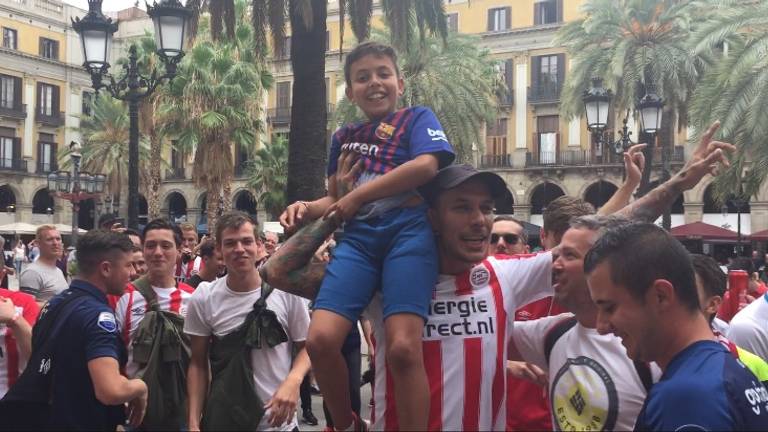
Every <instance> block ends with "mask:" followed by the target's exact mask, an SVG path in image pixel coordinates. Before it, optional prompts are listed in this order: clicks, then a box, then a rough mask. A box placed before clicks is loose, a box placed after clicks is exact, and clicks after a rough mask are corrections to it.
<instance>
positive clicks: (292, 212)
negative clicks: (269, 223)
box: [280, 201, 309, 231]
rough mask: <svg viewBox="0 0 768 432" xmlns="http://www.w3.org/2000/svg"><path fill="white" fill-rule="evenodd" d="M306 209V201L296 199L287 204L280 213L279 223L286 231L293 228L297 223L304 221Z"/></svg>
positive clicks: (307, 206) (307, 207)
mask: <svg viewBox="0 0 768 432" xmlns="http://www.w3.org/2000/svg"><path fill="white" fill-rule="evenodd" d="M308 209H309V205H308V204H307V202H306V201H296V202H295V203H293V204H291V205H289V206H288V207H287V208H286V209H285V211H284V212H283V214H281V215H280V225H282V226H283V228H285V230H286V231H291V230H293V229H294V228H295V227H296V225H299V224H301V223H302V222H303V221H304V215H305V214H306V213H307V210H308Z"/></svg>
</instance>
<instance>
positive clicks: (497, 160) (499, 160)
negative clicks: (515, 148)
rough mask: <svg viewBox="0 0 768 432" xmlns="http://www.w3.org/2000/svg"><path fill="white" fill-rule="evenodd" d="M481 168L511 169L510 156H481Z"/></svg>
mask: <svg viewBox="0 0 768 432" xmlns="http://www.w3.org/2000/svg"><path fill="white" fill-rule="evenodd" d="M480 167H481V168H512V155H511V154H501V155H483V156H482V157H481V158H480Z"/></svg>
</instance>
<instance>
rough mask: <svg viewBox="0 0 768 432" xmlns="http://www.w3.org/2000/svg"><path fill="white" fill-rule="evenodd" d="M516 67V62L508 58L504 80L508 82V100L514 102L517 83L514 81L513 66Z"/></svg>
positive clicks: (505, 63)
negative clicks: (513, 94) (513, 96)
mask: <svg viewBox="0 0 768 432" xmlns="http://www.w3.org/2000/svg"><path fill="white" fill-rule="evenodd" d="M513 67H514V64H513V62H512V59H507V60H506V61H505V62H504V82H505V83H506V84H507V102H512V92H513V91H514V88H515V83H514V82H513V79H512V78H513V75H512V68H513Z"/></svg>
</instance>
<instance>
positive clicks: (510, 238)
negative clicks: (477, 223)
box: [491, 234, 520, 245]
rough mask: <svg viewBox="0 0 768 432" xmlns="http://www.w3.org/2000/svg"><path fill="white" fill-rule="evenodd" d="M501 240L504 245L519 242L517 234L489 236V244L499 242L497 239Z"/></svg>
mask: <svg viewBox="0 0 768 432" xmlns="http://www.w3.org/2000/svg"><path fill="white" fill-rule="evenodd" d="M500 238H503V239H504V243H506V244H511V245H513V244H516V243H517V242H518V241H520V237H519V236H518V235H517V234H501V235H499V234H491V243H492V244H496V243H498V242H499V239H500Z"/></svg>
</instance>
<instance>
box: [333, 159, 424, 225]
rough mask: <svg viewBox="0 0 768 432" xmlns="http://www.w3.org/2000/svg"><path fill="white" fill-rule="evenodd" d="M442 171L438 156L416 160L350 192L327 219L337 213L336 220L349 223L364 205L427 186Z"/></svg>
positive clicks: (341, 199) (334, 205)
mask: <svg viewBox="0 0 768 432" xmlns="http://www.w3.org/2000/svg"><path fill="white" fill-rule="evenodd" d="M438 168H439V161H438V159H437V156H435V155H434V154H431V153H425V154H421V155H419V156H416V157H415V158H414V159H411V160H409V161H408V162H406V163H404V164H402V165H400V166H398V167H397V168H395V169H393V170H392V171H390V172H388V173H386V174H384V175H383V176H381V177H378V178H376V179H374V180H371V181H370V182H368V183H365V184H363V185H361V186H359V187H357V188H356V189H355V190H353V191H351V192H349V193H348V194H347V195H345V196H344V197H342V198H340V199H339V200H338V201H336V202H335V203H333V204H331V205H330V206H329V207H328V208H327V209H326V211H325V214H324V215H323V217H328V216H329V215H330V214H332V213H334V212H335V213H336V216H335V217H336V218H338V219H340V220H349V219H351V218H352V217H353V216H354V215H355V213H357V210H358V209H359V208H360V206H362V205H363V204H366V203H369V202H372V201H376V200H378V199H381V198H386V197H389V196H394V195H397V194H400V193H403V192H407V191H410V190H414V189H416V188H417V187H419V186H421V185H423V184H425V183H427V182H428V181H430V180H432V179H433V178H434V177H435V176H436V175H437V171H438ZM330 184H331V183H329V185H330Z"/></svg>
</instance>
